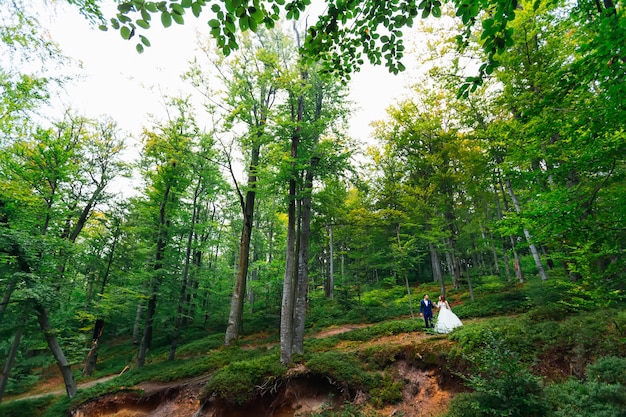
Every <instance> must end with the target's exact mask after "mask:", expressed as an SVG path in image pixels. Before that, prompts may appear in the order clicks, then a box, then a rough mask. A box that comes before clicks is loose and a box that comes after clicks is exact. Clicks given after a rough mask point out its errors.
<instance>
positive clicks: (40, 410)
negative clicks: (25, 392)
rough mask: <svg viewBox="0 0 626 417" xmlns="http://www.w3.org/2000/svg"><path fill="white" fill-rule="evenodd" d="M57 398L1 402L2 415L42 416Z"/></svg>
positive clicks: (48, 397)
mask: <svg viewBox="0 0 626 417" xmlns="http://www.w3.org/2000/svg"><path fill="white" fill-rule="evenodd" d="M55 400H56V399H55V398H54V397H53V396H47V397H40V398H33V399H24V400H17V401H10V402H3V403H2V404H0V416H2V417H24V416H29V417H40V416H44V413H45V410H46V409H47V408H48V407H50V405H51V404H52V403H53V402H54V401H55Z"/></svg>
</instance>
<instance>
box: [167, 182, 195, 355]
mask: <svg viewBox="0 0 626 417" xmlns="http://www.w3.org/2000/svg"><path fill="white" fill-rule="evenodd" d="M201 188H202V187H201V180H198V184H197V185H196V189H195V190H194V194H193V209H192V213H191V224H190V225H189V233H188V234H187V245H186V248H185V264H184V266H183V271H182V276H181V284H180V295H179V298H178V307H177V309H176V318H175V319H174V331H173V332H172V342H171V344H170V355H169V360H171V361H173V360H174V358H175V357H176V348H177V346H178V337H179V336H180V327H181V325H182V322H183V312H184V309H185V301H186V300H187V285H188V283H189V264H190V263H191V251H192V244H193V236H194V233H195V228H196V223H197V221H198V197H199V195H200V191H201Z"/></svg>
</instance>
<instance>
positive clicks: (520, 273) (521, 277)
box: [494, 171, 524, 282]
mask: <svg viewBox="0 0 626 417" xmlns="http://www.w3.org/2000/svg"><path fill="white" fill-rule="evenodd" d="M497 183H498V186H499V187H500V192H501V193H502V202H503V204H504V209H505V210H506V211H509V203H508V202H507V200H506V192H505V191H504V184H503V183H502V175H501V174H500V172H499V171H498V181H497ZM494 193H495V195H496V206H497V208H498V220H502V208H501V207H500V197H499V196H498V190H497V188H496V187H495V186H494ZM509 241H510V242H511V251H512V252H513V271H514V272H515V278H517V280H518V281H519V282H524V273H523V271H522V266H521V264H520V261H519V254H518V253H517V249H516V245H515V238H514V237H513V235H509ZM502 246H503V250H504V253H505V262H506V268H507V279H508V277H509V272H508V271H509V264H508V260H507V259H506V247H505V245H504V242H503V244H502Z"/></svg>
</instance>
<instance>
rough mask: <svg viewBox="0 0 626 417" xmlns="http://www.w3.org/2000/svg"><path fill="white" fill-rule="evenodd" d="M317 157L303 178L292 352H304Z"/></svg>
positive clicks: (313, 159)
mask: <svg viewBox="0 0 626 417" xmlns="http://www.w3.org/2000/svg"><path fill="white" fill-rule="evenodd" d="M318 163H319V158H317V157H314V158H312V159H311V165H310V167H309V169H308V170H307V173H306V176H305V180H304V195H303V197H302V206H301V210H302V225H301V229H300V247H299V249H298V278H297V280H296V299H295V304H294V315H293V316H294V338H293V353H296V354H301V353H304V324H305V319H306V310H307V295H308V289H309V240H310V237H311V193H312V192H313V173H314V171H315V168H316V167H317V164H318Z"/></svg>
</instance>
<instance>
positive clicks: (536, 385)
mask: <svg viewBox="0 0 626 417" xmlns="http://www.w3.org/2000/svg"><path fill="white" fill-rule="evenodd" d="M485 341H486V342H487V344H486V346H485V347H484V348H482V349H481V350H479V351H478V353H474V354H473V355H471V356H470V357H468V359H469V360H470V361H471V362H472V363H473V365H474V368H473V370H472V372H471V373H470V374H469V375H467V376H465V377H464V379H465V381H466V384H467V385H468V387H470V388H472V389H473V390H474V393H471V394H467V395H465V396H462V397H461V398H460V399H459V400H457V401H452V402H451V405H450V409H449V413H448V416H449V417H457V416H459V417H460V416H477V417H478V416H519V417H523V416H528V417H538V416H543V415H545V414H546V410H545V406H544V404H543V402H542V396H541V394H542V384H541V379H540V378H539V377H537V376H535V375H533V374H532V373H531V372H530V370H529V369H528V368H526V367H525V366H524V365H523V364H522V362H521V361H520V358H519V355H518V354H516V353H515V352H513V351H511V350H510V349H509V348H508V347H507V346H506V345H505V343H503V341H502V340H499V339H498V338H496V337H495V336H494V335H493V334H486V337H485Z"/></svg>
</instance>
